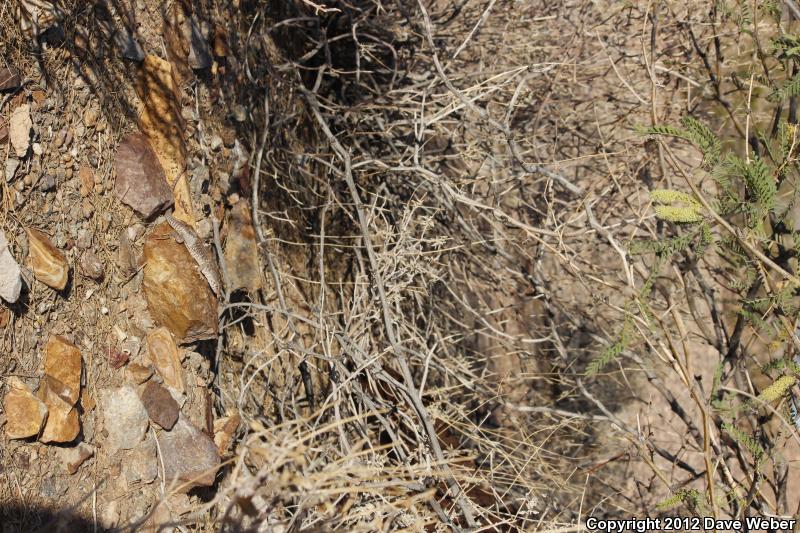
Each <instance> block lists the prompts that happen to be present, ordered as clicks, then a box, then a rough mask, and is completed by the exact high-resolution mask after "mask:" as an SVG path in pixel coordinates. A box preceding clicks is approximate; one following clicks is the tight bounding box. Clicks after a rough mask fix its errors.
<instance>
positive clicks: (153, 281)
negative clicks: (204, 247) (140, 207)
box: [144, 222, 218, 343]
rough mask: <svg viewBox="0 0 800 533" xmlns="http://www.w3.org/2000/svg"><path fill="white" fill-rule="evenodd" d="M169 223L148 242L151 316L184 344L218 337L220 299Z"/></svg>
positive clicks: (147, 294) (146, 279)
mask: <svg viewBox="0 0 800 533" xmlns="http://www.w3.org/2000/svg"><path fill="white" fill-rule="evenodd" d="M174 236H175V235H174V232H173V230H172V228H171V227H170V226H169V224H167V223H166V222H164V223H162V224H159V225H158V226H156V228H155V229H154V230H153V232H152V233H151V234H150V235H149V236H148V237H147V240H146V241H145V245H144V260H145V266H144V292H145V297H146V298H147V307H148V310H149V311H150V316H151V317H152V318H153V320H154V321H155V323H156V324H158V325H159V326H165V327H166V328H167V329H169V331H170V332H171V333H172V334H173V335H174V336H175V338H176V339H177V340H178V342H180V343H188V342H194V341H197V340H204V339H213V338H216V337H217V320H218V318H217V299H216V297H215V296H214V293H213V292H212V290H211V288H210V287H209V285H208V283H207V282H206V279H205V278H204V277H203V275H202V274H201V273H200V271H199V270H198V268H197V263H196V262H195V260H194V259H193V258H192V256H191V255H190V254H189V251H188V250H187V249H186V247H185V246H184V245H183V244H182V243H178V242H177V241H176V240H175V238H174Z"/></svg>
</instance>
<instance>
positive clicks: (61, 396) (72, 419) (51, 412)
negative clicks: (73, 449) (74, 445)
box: [37, 375, 81, 442]
mask: <svg viewBox="0 0 800 533" xmlns="http://www.w3.org/2000/svg"><path fill="white" fill-rule="evenodd" d="M71 392H72V391H71V390H70V389H69V388H67V387H66V386H65V385H64V384H63V383H61V382H60V381H59V380H58V379H56V378H53V377H51V376H48V375H45V376H44V377H43V378H42V380H41V381H40V382H39V390H38V391H37V395H38V396H39V398H40V399H41V400H42V401H44V403H45V405H46V406H47V410H48V415H47V423H46V424H45V426H44V431H42V434H41V435H40V436H39V440H40V441H41V442H71V441H73V440H75V437H77V436H78V433H80V430H81V421H80V418H79V417H78V409H77V408H76V407H74V404H73V403H70V398H71Z"/></svg>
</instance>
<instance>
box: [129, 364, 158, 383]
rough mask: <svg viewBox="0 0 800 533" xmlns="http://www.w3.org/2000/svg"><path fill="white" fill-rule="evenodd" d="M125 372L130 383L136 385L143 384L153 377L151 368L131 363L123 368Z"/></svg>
mask: <svg viewBox="0 0 800 533" xmlns="http://www.w3.org/2000/svg"><path fill="white" fill-rule="evenodd" d="M125 372H126V373H127V374H128V376H129V377H130V379H131V381H133V382H134V383H136V384H137V385H139V384H141V383H144V382H145V381H147V380H148V379H150V377H151V376H152V375H153V369H152V367H150V366H149V365H148V366H145V365H141V364H139V363H131V364H129V365H128V366H127V367H125Z"/></svg>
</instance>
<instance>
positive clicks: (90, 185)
mask: <svg viewBox="0 0 800 533" xmlns="http://www.w3.org/2000/svg"><path fill="white" fill-rule="evenodd" d="M78 179H79V180H80V182H81V188H80V193H81V198H86V197H87V196H89V195H90V194H92V191H93V190H94V172H92V169H91V168H90V167H87V166H82V167H81V169H80V170H79V171H78Z"/></svg>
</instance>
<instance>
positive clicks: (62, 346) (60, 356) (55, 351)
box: [44, 335, 82, 407]
mask: <svg viewBox="0 0 800 533" xmlns="http://www.w3.org/2000/svg"><path fill="white" fill-rule="evenodd" d="M81 366H82V364H81V352H80V350H79V349H78V348H77V347H76V346H75V345H74V344H72V343H70V342H69V341H67V340H66V339H65V338H63V337H60V336H58V335H51V336H50V338H49V339H48V340H47V344H46V345H45V347H44V373H45V375H46V376H50V377H52V378H54V379H56V380H58V381H59V382H60V384H61V385H62V388H61V390H60V391H59V394H60V396H61V397H62V398H63V399H64V400H65V401H67V402H68V403H69V405H70V407H71V406H73V405H75V404H76V403H77V402H78V398H79V397H80V393H81Z"/></svg>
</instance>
